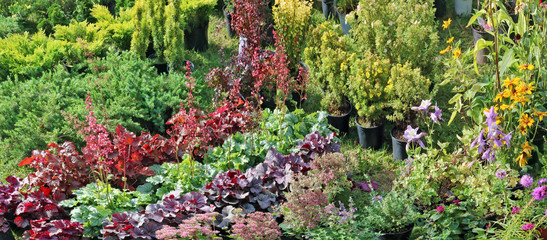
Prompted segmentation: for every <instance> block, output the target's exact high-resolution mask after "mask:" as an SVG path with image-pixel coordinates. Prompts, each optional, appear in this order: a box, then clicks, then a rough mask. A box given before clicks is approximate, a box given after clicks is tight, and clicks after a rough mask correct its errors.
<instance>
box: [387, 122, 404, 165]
mask: <svg viewBox="0 0 547 240" xmlns="http://www.w3.org/2000/svg"><path fill="white" fill-rule="evenodd" d="M394 130H395V128H393V129H391V132H390V133H391V134H390V135H391V144H392V146H393V159H394V160H404V159H406V158H407V157H408V155H407V154H406V141H401V140H399V139H397V138H396V137H394V136H393V131H394Z"/></svg>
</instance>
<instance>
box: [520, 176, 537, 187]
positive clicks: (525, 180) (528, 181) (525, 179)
mask: <svg viewBox="0 0 547 240" xmlns="http://www.w3.org/2000/svg"><path fill="white" fill-rule="evenodd" d="M532 184H534V179H533V178H532V177H530V175H528V174H526V175H524V176H522V177H521V178H520V185H522V186H524V187H530V186H532Z"/></svg>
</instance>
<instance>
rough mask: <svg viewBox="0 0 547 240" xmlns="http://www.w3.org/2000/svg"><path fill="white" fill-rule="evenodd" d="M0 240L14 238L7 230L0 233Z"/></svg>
mask: <svg viewBox="0 0 547 240" xmlns="http://www.w3.org/2000/svg"><path fill="white" fill-rule="evenodd" d="M0 239H2V240H15V238H14V237H13V233H11V230H8V231H7V232H0Z"/></svg>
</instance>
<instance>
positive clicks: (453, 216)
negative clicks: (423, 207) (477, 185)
mask: <svg viewBox="0 0 547 240" xmlns="http://www.w3.org/2000/svg"><path fill="white" fill-rule="evenodd" d="M424 215H425V219H426V221H425V223H424V224H423V229H424V230H425V231H424V233H423V235H421V236H422V237H423V238H425V239H439V240H440V239H476V235H477V232H480V231H484V229H483V227H484V226H486V224H487V221H486V220H485V219H484V217H483V216H481V215H480V214H477V213H476V212H475V204H473V202H472V201H456V202H452V203H451V204H449V205H447V206H444V205H439V206H438V208H437V209H434V210H430V211H429V212H426V213H424ZM481 239H482V238H481Z"/></svg>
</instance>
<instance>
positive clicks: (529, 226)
mask: <svg viewBox="0 0 547 240" xmlns="http://www.w3.org/2000/svg"><path fill="white" fill-rule="evenodd" d="M535 227H536V225H534V224H533V223H527V224H524V225H522V228H521V229H522V230H523V231H530V230H532V229H534V228H535Z"/></svg>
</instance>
